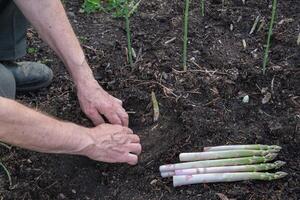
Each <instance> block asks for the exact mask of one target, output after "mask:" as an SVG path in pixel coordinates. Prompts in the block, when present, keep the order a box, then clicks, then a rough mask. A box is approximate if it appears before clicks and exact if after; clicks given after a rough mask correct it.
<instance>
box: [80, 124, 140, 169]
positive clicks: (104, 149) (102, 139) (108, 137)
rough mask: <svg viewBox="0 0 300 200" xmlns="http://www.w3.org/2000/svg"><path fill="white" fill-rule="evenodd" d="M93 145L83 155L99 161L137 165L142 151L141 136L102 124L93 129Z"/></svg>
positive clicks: (127, 129) (91, 136) (90, 131)
mask: <svg viewBox="0 0 300 200" xmlns="http://www.w3.org/2000/svg"><path fill="white" fill-rule="evenodd" d="M88 135H89V136H90V138H91V139H92V142H91V144H89V145H88V146H87V147H86V148H84V149H83V150H82V151H81V154H83V155H85V156H87V157H89V158H91V159H93V160H97V161H102V162H108V163H128V164H130V165H136V164H137V163H138V155H139V154H140V153H141V151H142V146H141V144H140V138H139V136H137V135H135V134H133V132H132V130H131V129H129V128H127V127H123V126H120V125H111V124H102V125H99V126H97V127H95V128H91V129H90V130H89V132H88Z"/></svg>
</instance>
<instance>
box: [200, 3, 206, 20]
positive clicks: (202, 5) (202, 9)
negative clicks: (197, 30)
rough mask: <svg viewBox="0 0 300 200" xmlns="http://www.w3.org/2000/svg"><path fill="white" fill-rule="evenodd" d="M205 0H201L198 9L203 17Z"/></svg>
mask: <svg viewBox="0 0 300 200" xmlns="http://www.w3.org/2000/svg"><path fill="white" fill-rule="evenodd" d="M204 6H205V0H201V6H200V7H201V8H200V10H201V15H202V17H204V12H205V7H204Z"/></svg>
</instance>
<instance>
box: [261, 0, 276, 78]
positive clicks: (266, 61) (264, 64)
mask: <svg viewBox="0 0 300 200" xmlns="http://www.w3.org/2000/svg"><path fill="white" fill-rule="evenodd" d="M276 8H277V0H273V3H272V17H271V22H270V27H269V32H268V38H267V45H266V49H265V54H264V61H263V74H265V72H266V66H267V63H268V58H269V50H270V43H271V36H272V32H273V24H274V21H275V15H276Z"/></svg>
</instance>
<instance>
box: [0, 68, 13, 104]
mask: <svg viewBox="0 0 300 200" xmlns="http://www.w3.org/2000/svg"><path fill="white" fill-rule="evenodd" d="M15 95H16V81H15V78H14V76H13V74H12V73H11V72H10V71H9V70H7V69H6V68H5V67H4V66H3V65H1V64H0V96H2V97H6V98H10V99H14V98H15Z"/></svg>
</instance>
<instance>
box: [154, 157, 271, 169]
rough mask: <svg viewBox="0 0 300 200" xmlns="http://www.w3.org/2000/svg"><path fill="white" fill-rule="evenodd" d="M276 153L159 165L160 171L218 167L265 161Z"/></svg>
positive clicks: (269, 159)
mask: <svg viewBox="0 0 300 200" xmlns="http://www.w3.org/2000/svg"><path fill="white" fill-rule="evenodd" d="M276 156H277V153H269V154H267V155H265V156H253V157H244V158H229V159H220V160H202V161H195V162H186V163H177V164H170V165H162V166H160V167H159V170H160V172H168V171H175V170H178V169H190V168H200V167H219V166H230V165H248V164H256V163H265V162H268V161H271V160H273V159H275V158H276Z"/></svg>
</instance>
